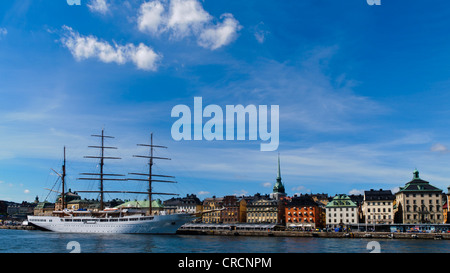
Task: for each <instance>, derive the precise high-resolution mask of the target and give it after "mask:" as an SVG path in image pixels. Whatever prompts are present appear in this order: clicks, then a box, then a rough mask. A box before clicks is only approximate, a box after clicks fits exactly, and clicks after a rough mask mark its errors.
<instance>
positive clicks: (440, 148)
mask: <svg viewBox="0 0 450 273" xmlns="http://www.w3.org/2000/svg"><path fill="white" fill-rule="evenodd" d="M430 150H431V151H432V152H439V153H447V152H448V148H447V147H445V146H444V145H442V144H441V143H436V144H434V145H433V146H431V148H430Z"/></svg>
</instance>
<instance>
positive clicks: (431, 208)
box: [394, 169, 444, 224]
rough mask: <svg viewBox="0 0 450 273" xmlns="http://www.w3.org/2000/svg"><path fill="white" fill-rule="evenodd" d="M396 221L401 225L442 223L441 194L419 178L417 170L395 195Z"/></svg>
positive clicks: (437, 189) (439, 190)
mask: <svg viewBox="0 0 450 273" xmlns="http://www.w3.org/2000/svg"><path fill="white" fill-rule="evenodd" d="M395 199H396V207H395V208H394V209H395V213H397V214H398V217H397V219H398V220H399V221H400V223H403V224H421V223H432V224H440V223H443V221H444V217H443V209H442V207H443V204H444V202H443V193H442V190H441V189H439V188H437V187H435V186H433V185H431V184H430V183H429V182H428V181H425V180H422V179H421V178H420V177H419V171H418V170H417V169H415V170H414V172H413V179H412V180H411V181H409V182H407V183H406V184H405V186H404V187H400V189H399V191H398V192H397V193H396V194H395Z"/></svg>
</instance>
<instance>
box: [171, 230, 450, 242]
mask: <svg viewBox="0 0 450 273" xmlns="http://www.w3.org/2000/svg"><path fill="white" fill-rule="evenodd" d="M177 234H180V235H219V236H273V237H318V238H364V239H429V240H450V233H410V232H394V233H393V232H379V231H376V232H360V231H356V232H317V231H282V230H213V229H197V230H195V229H190V230H186V229H180V230H178V231H177Z"/></svg>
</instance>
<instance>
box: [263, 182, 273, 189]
mask: <svg viewBox="0 0 450 273" xmlns="http://www.w3.org/2000/svg"><path fill="white" fill-rule="evenodd" d="M262 186H263V187H264V188H270V187H272V183H270V182H266V183H263V184H262Z"/></svg>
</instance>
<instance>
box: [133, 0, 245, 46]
mask: <svg viewBox="0 0 450 273" xmlns="http://www.w3.org/2000/svg"><path fill="white" fill-rule="evenodd" d="M213 19H214V18H213V16H211V15H210V14H209V13H208V12H207V11H205V10H204V9H203V7H202V5H201V3H200V2H199V1H198V0H170V1H158V0H155V1H150V2H145V3H143V4H142V5H141V7H140V10H139V14H138V19H137V23H138V29H139V30H140V31H142V32H147V33H149V34H151V35H159V34H161V33H166V32H167V33H169V35H170V37H171V38H173V39H182V38H185V37H188V36H194V37H196V38H197V42H198V44H199V45H200V46H202V47H204V48H208V49H211V50H215V49H218V48H220V47H222V46H225V45H228V44H230V43H231V42H232V41H234V39H235V38H236V36H237V32H238V31H239V30H240V29H241V28H242V26H241V25H240V24H239V22H238V21H237V20H236V19H235V18H234V17H233V15H232V14H230V13H224V14H222V16H221V17H220V19H222V22H218V23H217V24H214V23H213Z"/></svg>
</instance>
